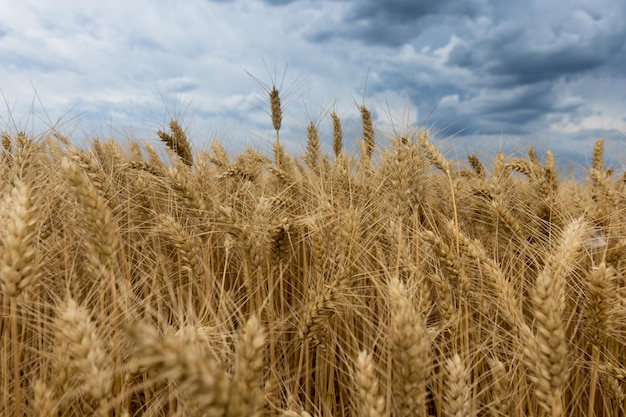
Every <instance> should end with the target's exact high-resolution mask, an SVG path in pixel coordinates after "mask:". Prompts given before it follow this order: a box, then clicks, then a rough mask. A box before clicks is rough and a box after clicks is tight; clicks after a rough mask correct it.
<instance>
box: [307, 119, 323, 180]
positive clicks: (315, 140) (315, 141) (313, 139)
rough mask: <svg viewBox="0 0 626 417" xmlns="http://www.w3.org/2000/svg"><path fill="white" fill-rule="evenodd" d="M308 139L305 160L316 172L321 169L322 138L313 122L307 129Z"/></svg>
mask: <svg viewBox="0 0 626 417" xmlns="http://www.w3.org/2000/svg"><path fill="white" fill-rule="evenodd" d="M307 138H308V140H307V148H306V155H305V157H304V160H305V162H306V164H307V166H308V167H309V168H310V169H312V170H313V171H315V170H317V169H318V167H319V157H320V137H319V134H318V133H317V127H315V124H313V122H311V123H309V127H308V128H307Z"/></svg>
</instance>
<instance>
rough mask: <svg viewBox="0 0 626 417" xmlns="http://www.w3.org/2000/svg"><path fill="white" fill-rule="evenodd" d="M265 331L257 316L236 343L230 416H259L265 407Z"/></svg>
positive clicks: (247, 323) (250, 321)
mask: <svg viewBox="0 0 626 417" xmlns="http://www.w3.org/2000/svg"><path fill="white" fill-rule="evenodd" d="M265 337H266V334H265V329H264V328H263V326H261V324H260V323H259V319H258V318H257V317H256V316H252V317H251V318H249V319H248V321H247V322H246V325H245V327H244V329H243V333H242V335H241V338H240V339H239V342H238V343H237V353H236V358H235V371H234V374H233V381H232V383H231V387H230V398H229V403H228V410H227V413H226V415H227V416H228V417H259V416H260V415H261V406H262V404H263V391H262V388H261V385H262V383H263V364H264V359H265V358H264V352H263V351H264V349H265Z"/></svg>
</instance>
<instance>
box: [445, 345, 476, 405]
mask: <svg viewBox="0 0 626 417" xmlns="http://www.w3.org/2000/svg"><path fill="white" fill-rule="evenodd" d="M445 367H446V383H445V391H444V403H443V409H444V411H445V415H447V416H454V417H469V416H470V415H471V405H472V403H471V395H472V388H471V386H470V384H469V373H468V371H467V368H466V367H465V365H464V364H463V361H461V357H460V356H459V355H458V354H455V355H454V356H453V357H452V358H450V359H447V360H446V364H445Z"/></svg>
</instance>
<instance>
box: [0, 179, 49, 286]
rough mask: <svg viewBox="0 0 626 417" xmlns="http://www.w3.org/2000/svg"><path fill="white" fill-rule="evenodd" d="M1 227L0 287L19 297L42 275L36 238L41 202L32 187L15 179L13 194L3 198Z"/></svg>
mask: <svg viewBox="0 0 626 417" xmlns="http://www.w3.org/2000/svg"><path fill="white" fill-rule="evenodd" d="M1 208H2V216H3V219H2V223H3V224H2V227H3V228H4V230H2V231H0V242H1V243H0V244H1V246H0V247H1V248H2V253H1V254H0V289H2V292H3V293H5V294H6V295H8V296H9V297H17V296H18V295H19V294H20V293H22V292H23V291H24V290H25V289H26V288H27V287H28V286H29V285H31V284H32V283H33V282H35V281H36V280H37V277H38V276H39V267H38V252H37V249H36V245H35V244H36V242H37V222H38V220H39V216H38V208H39V207H38V204H37V203H36V201H35V199H33V197H32V195H31V188H30V187H29V186H28V185H26V184H25V183H23V182H22V181H20V180H17V179H16V180H14V185H13V188H12V190H11V194H10V195H9V196H8V198H5V200H4V201H3V202H2V207H1Z"/></svg>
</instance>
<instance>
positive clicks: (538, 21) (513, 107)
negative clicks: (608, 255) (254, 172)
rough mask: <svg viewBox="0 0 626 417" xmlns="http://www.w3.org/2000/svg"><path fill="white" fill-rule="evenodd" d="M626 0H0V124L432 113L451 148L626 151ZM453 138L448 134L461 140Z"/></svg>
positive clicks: (199, 144)
mask: <svg viewBox="0 0 626 417" xmlns="http://www.w3.org/2000/svg"><path fill="white" fill-rule="evenodd" d="M624 22H626V3H625V2H624V1H623V0H579V1H576V0H570V1H557V0H529V1H526V2H505V1H495V0H491V1H490V0H468V1H463V2H462V1H454V0H438V1H433V0H429V1H421V0H388V1H379V0H308V1H307V0H232V1H229V0H221V1H208V0H187V1H180V2H175V1H173V0H126V1H120V0H108V1H97V2H96V1H84V0H74V1H72V0H55V1H42V0H21V1H19V2H18V1H13V0H0V63H1V64H2V65H0V92H1V94H2V100H3V101H2V102H0V105H2V108H1V109H0V128H3V129H10V130H15V129H16V128H17V129H19V130H26V131H29V132H33V133H37V132H41V131H43V130H44V129H45V128H46V127H47V126H49V125H51V124H55V125H56V126H57V127H58V128H59V129H61V130H62V131H64V132H66V133H67V134H71V135H72V136H73V137H74V138H76V139H81V138H82V137H85V136H90V137H91V136H94V135H98V136H100V137H103V136H104V137H106V136H115V137H120V138H123V137H128V136H132V137H134V138H136V139H140V140H154V139H155V131H156V130H157V129H159V128H163V127H164V126H165V124H166V123H167V121H168V120H169V117H170V116H180V117H181V120H182V122H183V124H184V125H185V126H186V127H187V128H188V130H189V132H190V134H191V135H190V136H191V139H192V141H193V142H194V145H195V147H196V148H197V149H204V148H206V146H207V145H208V144H209V143H210V141H211V140H213V139H219V140H221V141H222V142H223V143H224V144H225V145H226V147H227V149H231V150H233V151H234V152H236V151H238V150H240V149H243V147H244V146H252V147H254V148H256V149H259V150H266V149H268V145H269V144H270V143H271V142H272V138H273V132H272V128H271V121H270V118H269V116H268V109H269V106H268V104H267V99H266V96H265V93H264V90H263V85H264V86H266V87H267V86H270V87H271V85H272V84H273V83H275V84H276V85H277V86H278V87H281V92H282V94H283V97H284V101H285V103H286V105H287V108H286V116H285V121H284V126H285V132H281V134H282V136H281V137H282V138H283V140H284V141H285V142H286V143H287V144H288V146H289V150H290V151H292V152H295V153H300V152H302V151H303V149H304V147H305V146H306V144H305V137H306V135H305V133H304V131H305V129H306V125H307V124H308V123H309V122H310V121H313V122H315V123H317V124H318V126H319V129H320V131H321V133H322V136H323V139H324V140H325V141H326V142H325V144H326V146H327V147H328V148H330V147H329V144H328V141H329V140H330V139H329V137H330V134H331V125H330V121H329V120H328V112H329V111H332V110H335V111H337V113H338V114H339V115H340V116H341V117H342V119H343V120H344V123H345V126H346V130H347V132H346V133H347V135H348V136H350V135H351V136H354V137H356V135H357V134H358V130H359V128H358V123H356V122H357V119H356V118H357V116H358V105H360V104H362V103H364V104H366V105H367V106H368V107H369V108H370V109H372V111H373V113H374V115H375V124H376V127H377V128H378V129H379V135H378V140H379V142H380V143H384V142H385V140H386V139H385V137H387V136H389V135H393V134H394V132H395V133H403V132H405V131H406V129H407V128H414V127H415V126H423V127H426V128H429V129H431V130H432V131H436V132H438V133H437V138H439V139H441V140H442V141H443V144H444V146H446V147H447V149H448V152H451V153H454V152H456V153H457V154H459V155H463V154H464V153H466V152H467V151H471V152H474V151H478V152H482V153H484V154H487V155H492V154H493V152H495V151H497V150H498V149H507V150H510V149H517V150H524V149H525V147H527V146H528V145H529V144H530V145H533V146H535V147H537V148H538V149H540V150H546V149H548V148H550V149H553V150H554V151H555V153H556V154H557V155H558V156H559V157H560V158H561V159H563V158H569V159H570V160H573V161H574V162H575V163H585V161H586V159H585V158H586V156H585V155H586V154H588V153H589V152H590V151H591V149H592V146H593V143H594V141H595V140H596V139H597V138H598V137H605V138H606V141H607V151H608V152H609V153H610V154H611V155H612V156H613V157H614V158H615V159H614V160H615V161H616V162H618V161H620V162H623V161H622V160H621V159H620V158H621V157H622V155H624V156H625V157H626V70H625V68H626V42H625V39H626V24H624ZM450 137H452V138H450ZM624 159H626V158H624Z"/></svg>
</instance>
